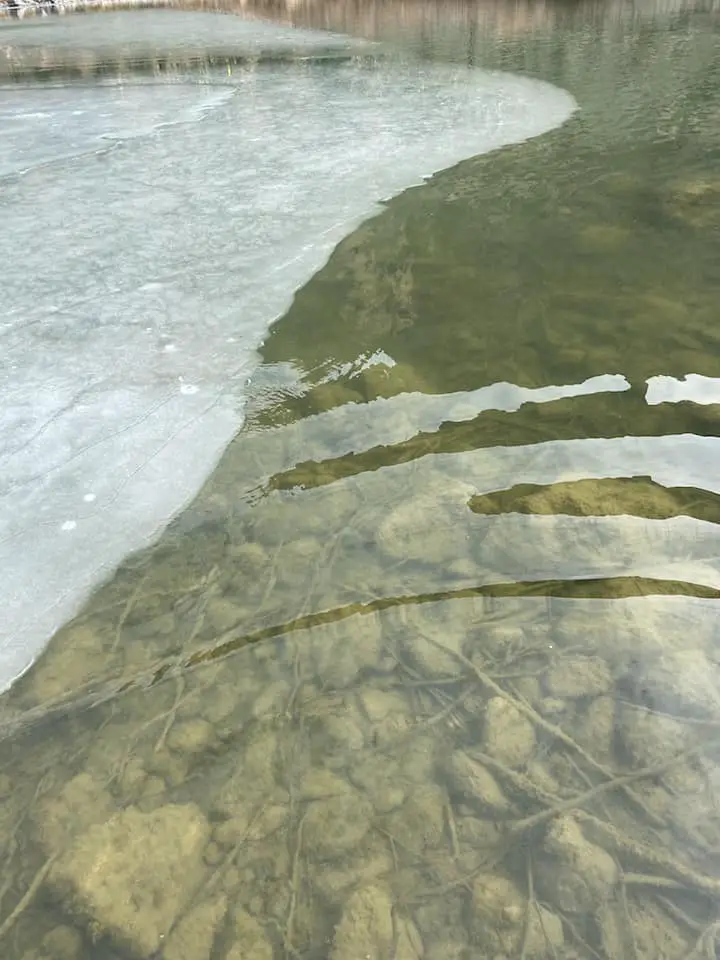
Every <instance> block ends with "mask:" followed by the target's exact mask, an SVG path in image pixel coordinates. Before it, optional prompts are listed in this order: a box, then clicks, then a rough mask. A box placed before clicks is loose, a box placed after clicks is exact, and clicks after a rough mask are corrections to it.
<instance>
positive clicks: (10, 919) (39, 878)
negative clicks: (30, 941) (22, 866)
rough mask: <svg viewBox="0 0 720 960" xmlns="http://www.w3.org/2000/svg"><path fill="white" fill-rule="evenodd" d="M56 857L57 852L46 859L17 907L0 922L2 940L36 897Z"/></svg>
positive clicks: (0, 938)
mask: <svg viewBox="0 0 720 960" xmlns="http://www.w3.org/2000/svg"><path fill="white" fill-rule="evenodd" d="M56 858H57V854H53V856H52V857H49V858H48V859H47V860H46V861H45V863H44V864H43V865H42V866H41V867H40V869H39V870H38V872H37V873H36V874H35V876H34V877H33V881H32V883H31V884H30V886H29V887H28V888H27V890H26V891H25V893H24V894H23V896H22V897H21V898H20V900H18V902H17V904H16V905H15V909H14V910H13V911H12V913H10V914H8V916H7V917H5V919H4V920H3V922H2V923H0V940H2V938H3V937H4V936H5V935H6V934H7V933H9V931H10V930H12V928H13V927H14V926H15V924H16V923H17V921H18V920H19V919H20V917H21V916H22V914H23V913H24V912H25V910H27V908H28V907H29V906H30V904H31V903H32V901H33V900H34V899H35V894H36V893H37V892H38V890H39V889H40V887H41V886H42V884H43V882H44V881H45V877H47V875H48V873H50V867H52V865H53V863H54V862H55V860H56Z"/></svg>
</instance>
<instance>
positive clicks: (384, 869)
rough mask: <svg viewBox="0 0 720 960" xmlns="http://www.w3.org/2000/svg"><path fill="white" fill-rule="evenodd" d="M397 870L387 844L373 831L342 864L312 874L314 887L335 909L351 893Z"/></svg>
mask: <svg viewBox="0 0 720 960" xmlns="http://www.w3.org/2000/svg"><path fill="white" fill-rule="evenodd" d="M394 868H395V865H394V863H393V858H392V853H391V849H390V845H389V842H388V840H387V839H386V838H385V837H383V836H382V835H381V834H380V833H379V832H376V831H370V832H368V833H367V834H366V835H365V838H364V839H363V841H362V842H361V843H360V845H359V846H358V847H356V848H355V849H354V850H352V851H351V852H350V853H349V854H347V855H346V856H344V857H343V858H342V859H340V860H334V861H332V862H328V863H327V864H324V865H323V867H322V868H317V869H315V870H314V872H313V887H314V889H316V890H317V891H318V893H319V894H320V895H321V896H322V897H324V898H325V900H326V901H327V902H328V903H330V904H333V905H337V904H342V903H343V902H344V900H345V898H346V896H347V894H348V893H349V892H350V891H351V890H355V889H357V888H358V887H366V886H369V885H372V884H374V883H376V882H377V881H378V880H380V879H382V878H384V877H387V876H389V875H390V874H391V873H392V872H393V870H394Z"/></svg>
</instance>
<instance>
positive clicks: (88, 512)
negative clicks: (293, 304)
mask: <svg viewBox="0 0 720 960" xmlns="http://www.w3.org/2000/svg"><path fill="white" fill-rule="evenodd" d="M114 16H115V17H118V16H120V15H114ZM134 16H137V14H134ZM165 16H168V17H169V16H171V15H170V14H168V13H166V14H165ZM173 16H174V15H173ZM89 20H90V21H91V22H93V29H95V22H98V23H99V22H100V17H92V18H89ZM235 25H237V26H240V25H242V22H241V21H236V22H235V24H234V28H235ZM248 27H249V28H250V27H253V25H252V24H250V25H248ZM268 29H272V28H268ZM286 33H287V31H286V30H281V29H280V30H279V34H278V36H281V35H282V36H284V35H285V34H286ZM320 36H322V37H324V36H325V35H320ZM269 42H270V40H269V38H268V37H267V35H265V37H264V39H263V44H264V46H265V48H267V45H268V43H269ZM284 42H285V41H282V43H284ZM281 45H282V44H281ZM224 84H225V85H224V86H222V85H221V86H214V87H206V86H198V85H193V84H188V85H187V86H185V87H180V88H179V87H177V86H173V87H169V86H166V85H157V86H147V85H145V86H142V88H136V87H133V86H131V85H130V86H128V85H126V86H125V89H124V90H123V91H122V94H121V98H120V99H118V98H119V93H118V90H117V89H115V88H112V87H95V88H92V89H91V90H87V89H83V88H80V87H75V86H68V87H67V88H65V89H64V90H62V92H61V93H60V92H58V91H52V92H51V93H52V95H49V93H50V91H48V90H43V89H39V88H35V89H27V90H25V91H23V94H22V97H15V96H14V95H13V96H12V97H9V98H8V99H6V100H5V107H4V112H3V115H2V120H1V123H2V126H0V134H2V137H3V139H7V131H8V130H9V129H14V130H15V132H16V133H17V131H18V130H19V131H21V133H22V137H23V138H24V139H22V148H21V149H17V148H13V147H12V146H11V147H10V148H7V147H6V148H4V150H3V152H2V154H1V156H2V161H3V163H4V164H5V169H6V170H10V169H14V170H16V171H17V170H18V169H20V168H26V167H32V164H33V163H37V162H38V160H44V161H47V160H48V159H50V161H51V162H44V164H43V165H41V166H35V167H33V168H32V169H31V170H30V171H29V172H28V173H25V174H24V175H22V176H16V175H13V176H10V177H7V178H5V179H4V180H0V205H1V219H0V258H1V259H2V263H3V265H4V267H3V275H2V293H1V298H0V582H2V585H3V611H2V613H3V619H2V625H1V627H0V686H1V685H4V684H7V683H8V682H10V681H11V680H12V678H14V677H16V676H17V675H18V674H19V673H20V672H21V671H22V670H24V669H25V668H26V667H27V665H28V664H29V662H30V661H31V660H32V659H33V658H34V656H36V655H37V653H38V651H39V650H40V649H41V648H42V646H43V644H44V643H45V642H46V640H47V639H48V637H49V636H50V635H51V634H52V632H53V631H54V630H55V629H56V628H57V627H58V626H59V625H60V624H61V623H62V622H63V621H64V620H66V619H67V618H68V617H69V616H70V615H72V613H73V612H74V611H75V610H76V609H77V607H78V605H79V603H80V602H81V600H82V599H83V597H84V596H85V595H86V594H87V592H88V591H89V589H90V588H91V587H92V586H93V585H95V584H96V583H97V582H98V581H99V580H100V579H102V578H104V577H105V576H106V575H107V574H108V573H110V572H111V571H112V570H113V569H114V568H115V567H116V566H117V564H118V563H119V562H120V561H121V560H122V559H123V557H125V556H126V555H127V554H128V553H129V552H131V551H133V550H135V549H137V548H140V547H142V546H143V545H145V544H147V543H148V542H149V541H151V540H152V539H153V538H155V537H156V536H157V534H158V532H159V531H160V530H162V529H163V527H164V526H165V525H166V524H167V522H168V520H169V519H170V518H171V517H172V516H173V515H174V514H176V513H177V512H178V510H180V509H181V508H182V506H183V505H184V504H185V503H186V502H187V500H188V499H189V498H190V497H191V496H192V495H193V494H194V493H195V492H196V491H197V489H198V487H199V486H200V485H201V483H202V482H203V480H204V478H205V477H206V476H207V474H208V473H209V472H210V471H211V469H212V468H213V466H214V465H215V463H216V462H217V459H218V457H219V455H220V454H221V452H222V450H223V448H224V446H225V445H226V444H227V442H228V441H229V440H230V439H231V437H232V436H233V434H234V433H235V432H236V431H237V429H238V428H239V426H240V425H241V423H242V416H243V398H244V393H245V383H246V380H247V377H248V376H249V374H250V373H251V371H252V369H253V365H254V364H255V363H256V356H255V353H254V351H255V349H256V348H257V346H258V345H259V343H260V342H261V340H262V337H263V335H264V333H265V332H266V330H267V328H268V325H269V324H270V323H271V322H272V321H273V320H274V319H275V318H276V317H277V316H278V315H279V314H280V313H281V312H282V311H283V310H284V309H285V308H286V307H287V306H288V304H289V301H290V299H291V297H292V294H293V291H294V290H296V289H297V288H298V287H299V286H300V285H301V284H303V283H304V282H305V281H307V280H308V279H309V277H310V276H311V275H312V274H313V273H314V272H315V271H316V270H317V269H318V268H319V267H320V266H322V264H323V262H324V261H325V259H326V258H327V256H328V254H329V253H330V252H331V250H332V249H333V247H334V246H335V245H336V244H337V242H338V241H339V240H340V239H342V238H343V237H344V236H346V235H347V234H348V233H349V232H350V231H351V230H352V228H353V227H354V226H355V225H356V224H358V223H359V222H361V221H362V220H363V219H365V218H366V217H367V216H368V215H370V214H372V213H373V212H374V211H375V210H376V209H377V208H376V204H377V202H378V201H379V200H381V199H383V198H387V197H389V196H391V195H393V194H396V193H398V192H399V191H401V190H403V189H404V188H406V187H408V186H410V185H411V184H414V183H417V182H419V181H420V180H421V179H422V178H423V177H424V176H425V175H428V174H430V173H432V172H433V171H435V170H438V169H440V168H443V167H447V166H449V165H451V164H453V163H455V162H457V161H459V160H460V159H462V158H464V157H467V156H470V155H474V154H478V153H481V152H484V151H488V150H491V149H493V148H496V147H499V146H501V145H504V144H508V143H512V142H517V141H521V140H523V139H526V138H528V137H530V136H534V135H537V134H540V133H542V132H544V131H546V130H549V129H551V128H552V127H555V126H557V125H559V124H560V123H562V122H563V121H564V120H565V119H566V118H567V117H568V116H569V115H570V113H571V112H572V111H573V109H574V108H575V103H574V101H573V99H572V98H571V97H570V96H569V95H568V94H567V93H565V92H563V91H561V90H558V89H556V88H554V87H552V86H549V85H546V84H543V83H540V82H535V81H533V80H529V79H524V78H520V77H514V76H510V75H505V74H497V73H488V72H483V71H480V70H467V69H465V68H456V67H449V66H448V67H445V66H440V65H432V64H421V63H418V62H409V63H401V62H398V61H393V62H390V61H387V62H385V61H379V62H377V63H375V64H374V65H368V64H367V63H366V62H363V61H351V60H348V61H346V62H344V63H343V62H337V63H336V62H333V63H332V64H327V63H325V64H324V65H319V64H317V63H313V62H312V61H306V62H304V63H284V64H281V63H278V64H276V65H274V66H273V67H271V68H269V67H267V66H266V67H264V68H262V69H260V70H255V69H251V68H247V69H244V70H241V71H240V72H239V73H235V74H234V76H233V77H232V78H228V79H226V81H224ZM122 98H126V99H122ZM208 98H210V100H209V99H208ZM213 98H214V99H213ZM129 104H132V109H129V108H128V105H129ZM210 108H212V109H210ZM76 110H77V111H82V112H81V113H74V111H76ZM188 111H190V113H192V112H193V111H195V114H194V116H195V119H194V120H192V122H189V121H190V115H189V113H188ZM18 113H22V114H23V116H21V117H18ZM37 113H41V114H49V117H43V123H42V124H41V125H38V124H35V123H33V117H32V115H33V114H37ZM73 116H74V117H75V118H76V121H68V122H66V121H67V118H68V117H73ZM200 117H202V119H198V118H200ZM63 118H64V119H63ZM173 121H185V122H173ZM53 123H55V124H56V126H55V127H53ZM73 124H74V125H73ZM158 124H170V125H166V126H162V127H160V128H158ZM13 125H14V127H13ZM53 131H54V132H53ZM129 135H131V136H129ZM101 137H105V138H107V137H111V138H117V137H119V138H120V139H119V141H117V140H116V141H115V143H116V145H115V146H114V148H113V149H111V150H107V149H105V150H101V151H100V152H90V153H88V152H87V151H88V145H89V144H90V145H91V147H92V144H93V143H100V144H102V143H103V142H105V141H102V140H99V139H98V138H101ZM20 142H21V141H18V143H20ZM54 151H56V152H55V153H54ZM70 154H73V157H72V158H71V159H68V157H69V155H70Z"/></svg>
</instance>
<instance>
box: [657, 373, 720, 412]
mask: <svg viewBox="0 0 720 960" xmlns="http://www.w3.org/2000/svg"><path fill="white" fill-rule="evenodd" d="M683 400H689V401H691V402H692V403H700V404H703V405H709V404H713V403H720V378H718V377H704V376H702V375H701V374H699V373H688V374H687V376H685V377H684V378H683V379H682V380H678V379H676V378H675V377H667V376H658V377H650V379H649V380H648V382H647V391H646V393H645V401H646V403H648V404H650V406H653V405H655V404H658V403H681V402H682V401H683Z"/></svg>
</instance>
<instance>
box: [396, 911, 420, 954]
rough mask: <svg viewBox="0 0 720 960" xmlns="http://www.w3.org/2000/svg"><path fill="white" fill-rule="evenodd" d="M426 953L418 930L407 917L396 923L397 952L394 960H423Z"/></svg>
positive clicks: (399, 918) (400, 918) (399, 919)
mask: <svg viewBox="0 0 720 960" xmlns="http://www.w3.org/2000/svg"><path fill="white" fill-rule="evenodd" d="M424 953H425V951H424V949H423V942H422V937H421V936H420V934H419V932H418V928H417V927H416V926H415V924H414V923H413V922H412V920H407V919H406V918H405V917H398V919H397V920H396V922H395V952H394V955H393V960H422V957H423V955H424Z"/></svg>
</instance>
